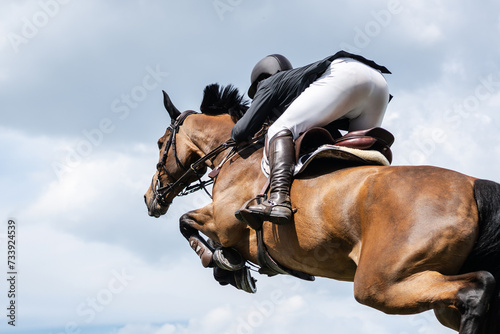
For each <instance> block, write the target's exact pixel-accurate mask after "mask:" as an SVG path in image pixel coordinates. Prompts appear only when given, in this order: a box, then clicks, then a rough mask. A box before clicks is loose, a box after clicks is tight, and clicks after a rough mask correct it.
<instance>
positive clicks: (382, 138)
mask: <svg viewBox="0 0 500 334" xmlns="http://www.w3.org/2000/svg"><path fill="white" fill-rule="evenodd" d="M393 143H394V136H393V135H392V134H391V133H390V132H389V131H387V130H385V129H383V128H380V127H375V128H371V129H367V130H359V131H351V132H348V133H347V134H345V135H344V136H342V134H341V133H340V132H339V131H338V130H337V129H333V130H330V131H329V130H327V129H325V128H319V127H317V128H312V129H310V130H308V131H306V132H304V133H303V134H301V135H300V136H299V138H297V139H296V140H295V154H296V166H295V171H294V176H296V175H298V174H300V173H301V172H303V171H304V170H305V169H306V168H307V166H308V165H309V164H310V163H311V162H312V161H313V160H314V159H317V158H327V159H332V160H344V161H345V160H347V161H352V162H355V163H357V164H359V165H381V166H389V165H390V164H391V162H392V151H391V145H392V144H393ZM261 167H262V171H263V172H264V174H265V175H266V176H269V162H268V160H267V157H266V156H264V157H263V159H262V165H261Z"/></svg>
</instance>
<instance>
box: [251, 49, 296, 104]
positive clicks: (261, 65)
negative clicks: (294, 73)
mask: <svg viewBox="0 0 500 334" xmlns="http://www.w3.org/2000/svg"><path fill="white" fill-rule="evenodd" d="M292 68H293V67H292V64H291V63H290V61H289V60H288V59H286V57H285V56H282V55H279V54H272V55H269V56H267V57H265V58H263V59H261V60H260V61H259V62H258V63H257V64H256V65H255V66H254V68H253V70H252V75H251V76H250V81H251V82H252V85H251V86H250V88H249V89H248V96H249V97H250V98H251V99H253V97H254V95H255V92H256V91H257V85H258V84H259V81H261V80H264V79H266V78H269V77H270V76H271V75H274V74H276V73H278V72H281V71H287V70H291V69H292Z"/></svg>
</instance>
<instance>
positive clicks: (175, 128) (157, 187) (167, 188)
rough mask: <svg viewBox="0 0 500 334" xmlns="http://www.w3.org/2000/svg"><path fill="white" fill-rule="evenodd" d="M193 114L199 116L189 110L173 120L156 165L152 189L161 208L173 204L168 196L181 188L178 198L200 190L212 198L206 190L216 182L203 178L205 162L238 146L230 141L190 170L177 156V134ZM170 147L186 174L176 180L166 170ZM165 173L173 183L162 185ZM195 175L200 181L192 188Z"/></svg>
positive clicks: (200, 160) (196, 162) (195, 163)
mask: <svg viewBox="0 0 500 334" xmlns="http://www.w3.org/2000/svg"><path fill="white" fill-rule="evenodd" d="M192 114H197V112H196V111H193V110H187V111H184V112H183V113H181V114H180V115H179V116H178V117H177V118H176V119H175V120H172V122H171V123H170V125H169V127H168V129H167V130H170V137H169V138H168V140H167V142H166V143H165V150H164V151H163V155H162V157H161V159H160V162H158V164H157V165H156V170H157V171H158V175H157V178H156V184H154V176H153V179H152V180H151V189H152V191H153V194H154V196H155V199H156V202H157V203H158V204H160V205H161V206H169V205H170V203H171V202H168V201H167V200H166V197H167V195H168V194H169V193H170V192H173V191H175V190H176V189H178V188H179V187H182V188H183V191H181V192H180V193H179V194H177V195H176V196H184V195H187V194H190V193H193V192H195V191H198V190H200V189H203V190H205V192H206V193H207V194H208V195H209V196H210V197H212V196H211V195H210V193H209V192H208V190H207V189H206V186H207V185H210V184H212V183H213V182H214V181H213V179H211V180H208V181H203V180H201V178H202V177H203V175H204V171H203V172H201V170H202V169H204V168H205V167H206V164H205V162H206V161H208V160H210V159H212V158H215V157H217V156H218V155H219V154H220V153H221V152H223V151H225V150H226V149H228V148H229V147H235V146H236V144H235V142H234V141H233V140H231V139H230V140H228V141H226V142H224V143H222V144H221V145H219V146H218V147H216V148H215V149H213V150H212V151H211V152H209V153H208V154H206V155H205V156H203V157H201V158H200V159H198V160H197V161H195V162H194V163H192V164H191V165H190V166H189V168H186V166H184V164H183V163H182V162H181V161H180V160H179V157H178V156H177V145H176V137H177V133H178V132H179V128H180V126H181V125H182V124H183V123H184V121H185V120H186V118H187V117H188V116H189V115H192ZM170 147H172V152H173V154H174V157H175V161H176V163H177V165H178V166H180V167H181V168H182V169H183V170H184V174H182V175H181V176H180V177H179V178H175V177H174V176H173V175H172V173H170V172H169V171H168V169H167V168H166V163H167V158H168V151H169V150H170ZM162 171H163V172H164V173H165V174H167V176H168V178H169V179H171V180H174V182H172V183H168V184H166V185H163V186H162V185H161V181H160V174H161V172H162ZM193 175H195V176H196V177H197V179H198V183H197V184H195V185H193V186H190V184H191V182H190V181H187V179H190V178H191V177H192V176H193Z"/></svg>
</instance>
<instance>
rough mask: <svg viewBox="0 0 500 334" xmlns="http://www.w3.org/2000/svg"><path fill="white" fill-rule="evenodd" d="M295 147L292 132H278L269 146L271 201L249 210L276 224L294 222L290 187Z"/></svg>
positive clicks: (251, 207)
mask: <svg viewBox="0 0 500 334" xmlns="http://www.w3.org/2000/svg"><path fill="white" fill-rule="evenodd" d="M294 148H295V145H294V143H293V136H292V133H291V132H290V130H282V131H280V132H278V133H277V134H276V135H275V136H274V137H273V138H272V139H271V143H270V144H269V155H268V156H269V165H270V168H271V171H270V172H271V175H270V187H271V194H270V196H269V199H268V200H266V201H264V202H262V203H261V204H258V205H253V206H250V207H249V208H248V210H249V211H250V212H251V213H252V214H256V215H258V216H259V217H260V218H261V219H263V220H269V221H271V222H273V223H275V224H279V225H282V224H287V223H289V222H291V220H292V215H293V211H292V206H291V203H290V186H291V184H292V177H293V171H294V168H295V149H294Z"/></svg>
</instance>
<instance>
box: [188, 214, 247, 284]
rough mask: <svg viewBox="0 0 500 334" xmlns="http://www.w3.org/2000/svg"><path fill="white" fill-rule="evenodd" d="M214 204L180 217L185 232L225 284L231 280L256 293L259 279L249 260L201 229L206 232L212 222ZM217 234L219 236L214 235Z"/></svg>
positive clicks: (232, 282)
mask: <svg viewBox="0 0 500 334" xmlns="http://www.w3.org/2000/svg"><path fill="white" fill-rule="evenodd" d="M211 212H212V206H211V205H207V206H206V207H204V208H201V209H199V210H195V211H190V212H188V213H186V214H184V215H182V217H181V218H180V219H179V225H180V226H179V227H180V230H181V233H182V235H183V236H184V237H185V238H186V239H187V240H188V242H189V245H190V246H191V248H192V249H193V250H194V251H195V252H196V254H197V255H198V256H199V257H200V259H201V264H202V265H203V266H204V267H205V268H214V278H215V279H216V280H217V281H218V282H219V283H220V284H221V285H227V284H231V285H232V286H234V287H236V288H237V289H240V290H243V291H246V292H249V293H255V291H256V287H255V280H254V279H253V278H252V276H251V274H250V271H249V268H248V267H247V266H245V262H246V261H245V260H244V259H243V257H242V256H241V255H240V254H239V252H238V251H236V249H234V248H228V247H217V248H216V249H215V248H214V247H213V246H212V245H210V243H209V242H207V241H206V240H205V239H204V238H203V237H202V236H201V235H200V233H199V232H202V233H203V234H206V233H207V232H206V231H205V230H206V229H207V225H209V222H212V219H213V218H212V217H213V216H212V215H211ZM214 237H217V236H214Z"/></svg>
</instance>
